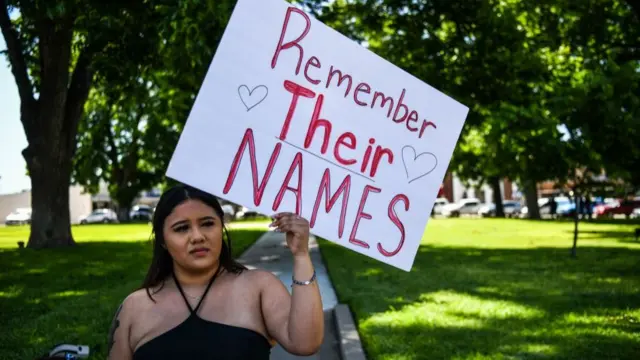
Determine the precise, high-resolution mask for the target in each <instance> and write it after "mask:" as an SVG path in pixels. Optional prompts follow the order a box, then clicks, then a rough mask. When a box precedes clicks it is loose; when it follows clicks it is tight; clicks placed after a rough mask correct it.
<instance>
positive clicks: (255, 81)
mask: <svg viewBox="0 0 640 360" xmlns="http://www.w3.org/2000/svg"><path fill="white" fill-rule="evenodd" d="M467 112H468V108H467V107H465V106H464V105H462V104H460V103H458V102H456V101H455V100H454V99H451V98H450V97H448V96H446V95H444V94H443V93H441V92H439V91H438V90H436V89H434V88H433V87H431V86H429V85H428V84H425V83H423V82H422V81H420V80H418V79H417V78H415V77H413V76H412V75H410V74H408V73H406V72H404V71H403V70H401V69H399V68H397V67H396V66H394V65H393V64H391V63H389V62H387V61H386V60H384V59H382V58H380V57H379V56H377V55H375V54H374V53H372V52H371V51H369V50H367V49H366V48H364V47H362V46H360V45H359V44H357V43H355V42H353V41H351V40H350V39H348V38H347V37H345V36H343V35H341V34H340V33H338V32H337V31H335V30H333V29H331V28H330V27H328V26H326V25H324V24H323V23H321V22H319V21H317V20H316V19H314V18H312V17H311V16H309V15H307V14H306V13H305V12H303V11H301V10H299V9H298V8H296V7H294V6H292V5H291V4H289V3H287V2H286V1H284V0H239V1H238V2H237V4H236V7H235V9H234V11H233V14H232V16H231V18H230V21H229V24H228V25H227V28H226V30H225V33H224V35H223V38H222V39H221V42H220V44H219V46H218V49H217V52H216V54H215V56H214V59H213V61H212V63H211V65H210V68H209V70H208V72H207V74H206V77H205V79H204V82H203V84H202V87H201V89H200V92H199V93H198V96H197V97H196V100H195V103H194V105H193V108H192V110H191V113H190V114H189V117H188V119H187V122H186V125H185V128H184V130H183V133H182V134H181V136H180V140H179V143H178V145H177V147H176V149H175V152H174V154H173V157H172V159H171V162H170V164H169V168H168V170H167V176H169V177H171V178H173V179H176V180H178V181H181V182H183V183H186V184H189V185H192V186H195V187H198V188H200V189H202V190H204V191H207V192H210V193H212V194H214V195H216V196H219V197H221V198H225V199H227V200H229V201H232V202H235V203H238V204H242V205H244V206H246V207H248V208H250V209H254V210H256V211H258V212H261V213H264V214H272V213H275V212H283V211H289V212H296V213H297V214H299V215H301V216H304V217H305V218H307V219H309V221H310V225H311V232H312V233H314V234H316V235H317V236H320V237H322V238H325V239H328V240H330V241H333V242H335V243H337V244H340V245H342V246H345V247H347V248H349V249H352V250H354V251H357V252H359V253H361V254H364V255H366V256H370V257H372V258H375V259H377V260H380V261H383V262H385V263H387V264H390V265H392V266H395V267H398V268H400V269H403V270H405V271H410V269H411V266H412V264H413V261H414V258H415V255H416V252H417V250H418V246H419V243H420V240H421V238H422V235H423V232H424V230H425V227H426V225H427V221H428V220H429V215H430V213H431V209H432V207H433V203H434V201H435V198H436V196H437V194H438V189H439V187H440V184H441V183H442V180H443V178H444V175H445V172H446V169H447V166H448V164H449V161H450V159H451V155H452V153H453V150H454V147H455V145H456V142H457V140H458V137H459V135H460V131H461V129H462V126H463V124H464V121H465V118H466V116H467Z"/></svg>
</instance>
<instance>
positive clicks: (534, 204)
mask: <svg viewBox="0 0 640 360" xmlns="http://www.w3.org/2000/svg"><path fill="white" fill-rule="evenodd" d="M524 196H525V198H526V200H527V208H528V209H529V214H528V216H529V218H530V219H540V208H539V207H538V189H537V188H536V183H535V181H531V180H525V181H524Z"/></svg>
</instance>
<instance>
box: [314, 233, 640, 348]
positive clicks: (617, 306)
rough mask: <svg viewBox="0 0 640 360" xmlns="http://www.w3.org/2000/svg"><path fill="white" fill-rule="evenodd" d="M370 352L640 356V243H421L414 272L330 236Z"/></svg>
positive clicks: (345, 297) (344, 294)
mask: <svg viewBox="0 0 640 360" xmlns="http://www.w3.org/2000/svg"><path fill="white" fill-rule="evenodd" d="M321 250H322V254H323V257H324V259H325V262H326V263H327V265H328V269H329V273H330V276H331V279H332V281H333V282H334V286H335V288H336V290H337V293H338V297H339V300H340V302H342V303H347V304H349V305H350V306H351V308H352V310H353V312H354V314H355V316H356V318H357V321H358V323H359V331H360V334H361V337H362V339H363V343H364V345H365V347H366V349H367V352H368V353H369V355H370V357H369V358H370V359H372V360H375V359H379V358H386V357H389V358H404V357H406V358H412V359H416V358H420V359H423V358H424V359H452V358H456V359H466V358H474V359H485V358H486V359H489V358H491V359H494V358H512V357H514V358H518V359H528V358H545V359H547V358H553V359H633V358H635V357H636V356H637V354H638V353H639V352H640V338H639V334H640V250H635V249H629V248H605V247H591V248H587V247H582V248H579V251H578V258H577V259H571V258H570V257H569V250H568V249H558V248H532V249H520V250H516V249H479V248H462V247H461V248H458V247H456V248H449V247H431V246H421V247H420V249H419V253H418V255H417V257H416V260H415V263H414V266H413V269H412V271H411V272H408V273H407V272H404V271H401V270H398V269H395V268H393V267H391V266H387V265H385V264H383V263H380V262H377V261H375V260H372V259H369V258H367V257H365V256H362V255H359V254H356V253H355V252H352V251H349V250H347V249H344V248H341V247H339V246H338V245H335V244H332V243H330V242H327V241H321Z"/></svg>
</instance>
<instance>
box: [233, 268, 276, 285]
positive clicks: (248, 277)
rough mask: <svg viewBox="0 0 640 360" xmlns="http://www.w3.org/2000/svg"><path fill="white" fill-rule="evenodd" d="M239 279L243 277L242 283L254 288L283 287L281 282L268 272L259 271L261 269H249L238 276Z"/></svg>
mask: <svg viewBox="0 0 640 360" xmlns="http://www.w3.org/2000/svg"><path fill="white" fill-rule="evenodd" d="M239 277H240V278H243V277H244V279H245V280H244V281H248V282H250V283H251V285H253V286H254V287H258V288H263V287H270V286H274V285H280V286H283V284H282V281H280V279H279V278H278V277H277V276H276V275H274V274H273V273H272V272H270V271H266V270H261V269H250V270H244V271H242V273H241V274H240V276H239Z"/></svg>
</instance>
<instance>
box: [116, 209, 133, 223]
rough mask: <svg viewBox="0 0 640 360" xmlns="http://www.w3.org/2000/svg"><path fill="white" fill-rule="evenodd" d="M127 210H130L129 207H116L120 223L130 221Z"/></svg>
mask: <svg viewBox="0 0 640 360" xmlns="http://www.w3.org/2000/svg"><path fill="white" fill-rule="evenodd" d="M129 209H131V207H130V206H129V207H127V206H120V205H118V211H117V213H118V221H120V222H129V220H131V219H130V218H129Z"/></svg>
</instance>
